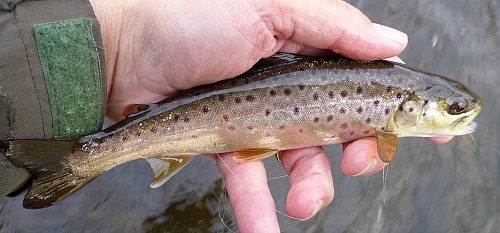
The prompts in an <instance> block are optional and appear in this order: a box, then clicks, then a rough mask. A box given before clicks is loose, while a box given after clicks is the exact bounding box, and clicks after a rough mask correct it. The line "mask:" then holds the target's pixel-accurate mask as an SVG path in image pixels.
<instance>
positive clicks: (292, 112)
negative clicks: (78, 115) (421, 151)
mask: <svg viewBox="0 0 500 233" xmlns="http://www.w3.org/2000/svg"><path fill="white" fill-rule="evenodd" d="M481 105H482V103H481V99H480V98H479V97H478V96H477V95H476V94H474V93H473V92H472V91H470V90H469V89H467V87H465V86H463V85H462V84H460V83H458V82H456V81H453V80H451V79H448V78H444V77H442V76H439V75H434V74H429V73H426V72H422V71H419V70H416V69H413V68H409V67H407V66H406V65H402V64H398V63H393V62H389V61H370V62H367V61H356V60H351V59H347V58H344V57H307V56H300V55H293V54H284V53H280V54H276V55H275V56H273V57H270V58H267V59H263V60H261V61H259V62H258V63H257V64H256V65H255V66H254V67H253V68H252V69H251V70H249V71H248V72H247V73H244V74H242V75H240V76H238V77H235V78H233V79H229V80H225V81H221V82H218V83H214V84H210V85H205V86H200V87H197V88H194V89H191V90H188V91H185V92H183V93H181V94H179V95H177V96H175V97H172V98H169V99H166V100H164V101H162V102H159V103H156V104H151V105H131V106H129V107H127V108H125V110H124V114H125V115H127V118H126V119H125V120H123V121H121V122H119V123H117V124H115V125H113V126H111V127H110V128H108V129H106V130H104V131H102V132H97V133H95V134H93V135H88V136H86V137H84V138H81V139H79V140H74V141H56V142H54V141H40V140H7V141H3V142H1V145H0V149H1V150H3V152H4V153H5V154H7V155H8V156H9V157H10V158H11V159H12V160H13V161H14V162H15V164H22V165H23V166H24V167H26V168H27V169H29V170H30V171H31V173H32V175H33V178H34V182H33V185H32V187H31V189H30V191H29V192H28V193H27V194H26V197H25V201H24V206H25V207H26V208H43V207H46V206H50V205H52V204H54V203H56V202H58V201H60V200H62V199H64V198H65V197H67V196H69V195H71V194H72V193H74V192H75V191H77V190H78V189H80V188H82V187H83V186H85V185H86V184H87V183H89V182H90V181H91V180H93V179H94V178H96V177H97V176H99V175H101V174H102V173H104V172H106V171H108V170H109V169H111V168H113V167H115V166H117V165H120V164H122V163H125V162H127V161H131V160H135V159H138V158H145V159H147V160H148V162H149V163H150V164H151V167H152V168H153V171H154V176H155V178H154V180H153V182H152V183H151V187H159V186H160V185H162V184H163V183H165V182H166V181H167V180H168V179H169V178H170V177H172V176H173V175H174V174H176V173H177V172H178V171H179V170H180V169H181V168H182V167H184V166H186V165H187V164H188V163H189V161H190V160H192V159H193V158H194V157H195V156H197V155H202V154H214V153H223V152H231V151H234V152H236V153H235V155H236V156H235V159H236V160H237V161H238V162H252V161H257V160H261V159H264V158H266V157H269V156H273V155H278V157H277V158H279V152H280V151H282V150H287V149H295V148H303V147H310V146H318V145H326V144H336V143H342V142H347V141H352V140H355V139H358V138H363V137H376V138H377V147H378V154H379V156H380V158H381V159H382V160H383V161H385V162H390V161H391V160H392V159H393V158H394V156H395V154H396V149H397V140H398V137H429V136H439V135H441V136H446V135H463V134H469V133H472V132H473V131H474V130H475V128H476V124H475V123H474V122H473V121H472V120H473V119H474V117H475V116H476V115H477V114H478V113H479V112H480V110H481ZM41 155H42V156H41ZM40 158H43V160H42V159H40ZM47 158H49V159H47Z"/></svg>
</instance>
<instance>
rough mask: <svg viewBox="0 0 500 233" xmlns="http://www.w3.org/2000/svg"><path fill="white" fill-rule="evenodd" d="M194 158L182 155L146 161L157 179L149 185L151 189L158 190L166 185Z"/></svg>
mask: <svg viewBox="0 0 500 233" xmlns="http://www.w3.org/2000/svg"><path fill="white" fill-rule="evenodd" d="M193 158H194V156H192V155H181V156H172V157H168V158H150V159H146V160H147V161H148V163H149V165H151V168H152V169H153V173H154V176H155V178H154V179H153V181H152V182H151V184H150V185H149V186H150V187H151V188H158V187H160V186H162V185H163V184H165V182H167V181H168V180H169V179H170V178H172V176H174V175H175V174H176V173H177V172H178V171H179V170H181V168H183V167H184V166H186V165H187V164H188V163H189V162H190V161H191V160H192V159H193Z"/></svg>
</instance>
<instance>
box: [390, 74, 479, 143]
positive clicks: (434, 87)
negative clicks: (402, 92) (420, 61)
mask: <svg viewBox="0 0 500 233" xmlns="http://www.w3.org/2000/svg"><path fill="white" fill-rule="evenodd" d="M413 90H414V91H412V92H411V93H409V94H408V95H407V98H406V99H405V100H404V101H403V102H402V103H401V104H400V105H399V106H398V109H397V110H396V111H395V113H394V115H393V117H394V119H393V123H394V124H393V128H395V131H396V132H398V134H399V135H400V136H402V137H404V136H413V137H432V136H457V135H466V134H470V133H472V132H474V131H475V130H476V128H477V124H476V123H475V122H474V121H473V119H474V118H475V117H476V116H477V114H479V112H480V111H481V108H482V104H483V103H482V101H481V98H480V97H479V96H478V95H477V94H475V93H474V92H472V91H471V90H469V89H468V88H467V87H465V86H464V85H462V84H460V83H458V82H456V81H453V80H449V79H446V78H442V77H440V79H438V80H437V81H435V82H432V83H430V82H429V81H427V82H426V83H425V85H420V86H418V85H416V87H415V88H413Z"/></svg>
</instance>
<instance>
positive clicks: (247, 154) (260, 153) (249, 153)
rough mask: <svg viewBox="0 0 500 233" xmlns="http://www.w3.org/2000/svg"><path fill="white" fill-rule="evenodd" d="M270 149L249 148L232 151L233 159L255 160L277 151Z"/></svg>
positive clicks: (237, 160) (239, 160) (241, 160)
mask: <svg viewBox="0 0 500 233" xmlns="http://www.w3.org/2000/svg"><path fill="white" fill-rule="evenodd" d="M278 152H279V151H277V150H271V149H249V150H242V151H236V152H234V160H235V161H236V162H238V163H244V162H256V161H260V160H263V159H265V158H267V157H270V156H273V155H274V154H276V153H278Z"/></svg>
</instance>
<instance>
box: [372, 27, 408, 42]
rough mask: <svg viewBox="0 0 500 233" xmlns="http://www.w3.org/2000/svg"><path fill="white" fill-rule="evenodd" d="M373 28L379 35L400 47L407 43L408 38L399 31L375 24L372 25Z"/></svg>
mask: <svg viewBox="0 0 500 233" xmlns="http://www.w3.org/2000/svg"><path fill="white" fill-rule="evenodd" d="M373 27H374V28H375V30H377V31H378V33H380V35H382V36H383V37H385V38H387V39H389V40H392V41H394V42H396V43H398V44H401V45H405V44H406V43H408V36H407V35H406V34H405V33H403V32H401V31H398V30H396V29H394V28H390V27H387V26H384V25H381V24H376V23H374V24H373Z"/></svg>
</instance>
